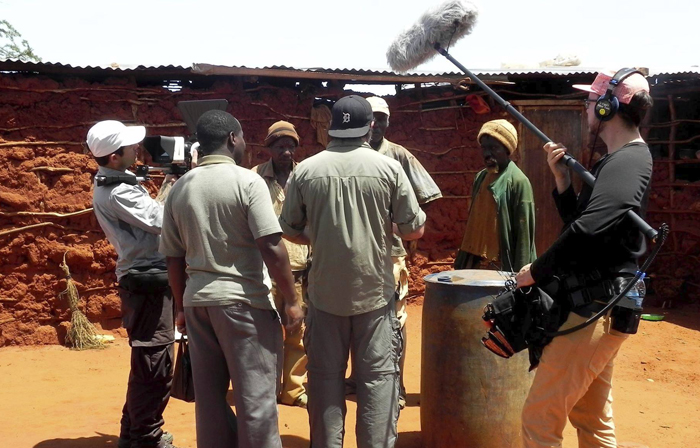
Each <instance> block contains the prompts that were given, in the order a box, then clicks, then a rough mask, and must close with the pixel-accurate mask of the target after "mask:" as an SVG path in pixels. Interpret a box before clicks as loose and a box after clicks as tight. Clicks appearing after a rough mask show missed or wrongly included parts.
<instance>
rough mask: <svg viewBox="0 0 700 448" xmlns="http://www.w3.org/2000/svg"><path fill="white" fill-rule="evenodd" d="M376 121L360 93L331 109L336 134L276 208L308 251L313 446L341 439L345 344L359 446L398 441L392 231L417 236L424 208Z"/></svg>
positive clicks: (296, 175) (337, 444) (292, 181)
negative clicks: (373, 142) (374, 131)
mask: <svg viewBox="0 0 700 448" xmlns="http://www.w3.org/2000/svg"><path fill="white" fill-rule="evenodd" d="M372 121H373V117H372V108H371V107H370V105H369V103H368V102H367V100H365V99H364V98H362V97H359V96H355V95H351V96H348V97H345V98H342V99H340V100H339V101H338V102H337V103H336V104H335V105H334V106H333V111H332V121H331V128H330V130H329V132H328V134H329V135H330V136H331V137H333V138H334V139H333V141H332V142H331V143H330V144H329V145H328V147H327V148H326V150H325V151H323V152H321V153H319V154H317V155H315V156H313V157H310V158H308V159H306V160H304V161H303V162H301V163H300V164H299V165H297V169H296V171H295V172H294V175H293V176H292V178H291V179H290V181H289V185H288V187H287V196H286V199H285V202H284V206H283V207H282V214H281V215H280V224H281V226H282V230H283V231H284V233H285V237H286V238H288V239H290V240H292V241H293V242H297V243H301V244H311V245H312V247H313V251H314V257H313V263H312V265H311V272H310V274H309V293H308V297H309V302H310V303H309V307H308V314H307V317H306V332H305V334H304V347H306V352H307V356H308V364H307V370H308V377H309V383H308V385H309V388H308V395H309V403H308V410H309V421H310V425H311V443H312V445H313V446H316V445H318V446H322V447H341V446H342V442H343V434H344V420H345V394H344V389H345V384H344V379H345V370H346V368H347V362H348V354H349V351H350V350H352V353H353V362H354V363H355V365H354V371H355V374H356V378H357V405H358V408H357V409H358V411H357V412H358V417H357V428H356V433H357V440H358V445H359V446H365V447H377V448H379V447H383V448H384V447H386V448H391V447H393V446H394V443H395V441H396V435H397V431H396V422H397V419H398V412H399V404H398V394H399V383H398V371H399V370H398V369H399V366H398V363H399V354H400V351H401V333H400V324H399V321H398V319H397V318H396V311H395V305H394V300H395V295H394V291H395V283H394V274H393V262H392V259H391V246H392V235H393V234H394V232H396V233H398V234H399V235H400V236H401V237H402V238H403V239H406V240H411V239H417V238H420V237H421V236H422V235H423V228H424V224H425V213H423V212H422V211H421V209H420V207H419V206H418V201H417V200H416V195H415V194H414V192H413V189H412V188H411V184H410V182H409V181H408V178H407V177H406V174H405V173H404V171H403V169H402V168H401V165H400V164H399V163H398V162H396V161H395V160H392V159H390V158H388V157H385V156H383V155H381V154H378V153H377V152H376V151H375V150H373V149H372V148H371V147H370V146H369V145H368V144H367V138H368V135H369V130H370V125H371V123H372Z"/></svg>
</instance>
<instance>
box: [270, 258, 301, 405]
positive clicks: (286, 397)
mask: <svg viewBox="0 0 700 448" xmlns="http://www.w3.org/2000/svg"><path fill="white" fill-rule="evenodd" d="M293 274H294V289H295V290H296V295H297V305H299V306H301V307H302V308H304V309H306V303H305V302H306V301H305V300H304V297H305V296H306V275H307V271H293ZM272 296H273V297H274V299H275V306H276V307H277V311H278V312H279V314H280V316H281V318H282V324H285V325H286V323H287V315H286V314H285V312H284V296H282V293H281V292H280V291H279V290H278V289H277V286H276V285H273V287H272ZM303 335H304V325H303V324H302V325H301V327H299V329H297V330H296V331H294V332H291V333H286V334H285V337H284V362H283V364H282V388H281V390H280V395H279V401H280V403H282V404H287V405H293V404H294V402H295V401H296V399H297V398H299V397H301V396H302V395H304V394H305V393H306V389H305V388H304V381H306V351H305V350H304V342H303V340H302V339H303Z"/></svg>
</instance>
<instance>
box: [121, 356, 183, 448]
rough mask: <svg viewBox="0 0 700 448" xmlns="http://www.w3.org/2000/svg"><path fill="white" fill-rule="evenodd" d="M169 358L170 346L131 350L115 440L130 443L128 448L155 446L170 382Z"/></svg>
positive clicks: (159, 434)
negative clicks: (129, 366)
mask: <svg viewBox="0 0 700 448" xmlns="http://www.w3.org/2000/svg"><path fill="white" fill-rule="evenodd" d="M173 359H174V356H173V344H167V345H161V346H156V347H132V348H131V371H130V372H129V383H128V387H127V389H126V403H124V408H123V409H122V420H121V431H120V434H119V437H120V438H122V439H125V440H130V441H131V446H132V448H136V447H138V448H141V447H157V446H158V442H159V441H160V437H161V436H162V435H163V430H162V429H161V427H162V426H163V423H164V422H165V421H164V420H163V411H165V406H166V405H167V404H168V400H169V399H170V386H171V385H172V382H173V374H172V372H173Z"/></svg>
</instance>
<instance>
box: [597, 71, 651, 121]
mask: <svg viewBox="0 0 700 448" xmlns="http://www.w3.org/2000/svg"><path fill="white" fill-rule="evenodd" d="M635 73H639V74H640V75H642V76H644V73H642V72H640V71H639V70H636V69H634V68H623V69H620V70H619V71H618V72H617V73H615V76H613V78H612V79H611V80H610V84H608V89H607V90H606V91H605V94H604V95H603V96H601V97H600V98H598V100H597V101H596V103H595V108H594V109H593V110H594V111H595V116H596V117H597V118H598V119H599V120H600V121H608V120H610V119H612V117H614V116H615V114H616V113H617V111H618V110H619V109H620V101H619V100H618V99H617V98H616V97H615V95H613V90H614V89H615V87H617V86H618V85H620V83H621V82H622V81H624V80H625V78H627V77H628V76H631V75H634V74H635Z"/></svg>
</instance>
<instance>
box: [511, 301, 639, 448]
mask: <svg viewBox="0 0 700 448" xmlns="http://www.w3.org/2000/svg"><path fill="white" fill-rule="evenodd" d="M585 320H586V319H585V318H583V317H581V316H579V315H577V314H575V313H570V314H569V318H568V319H567V321H566V322H565V323H564V325H562V327H561V329H566V328H571V327H573V326H575V325H578V324H580V323H582V322H584V321H585ZM609 326H610V319H609V318H608V317H603V318H601V319H599V320H598V321H597V322H596V323H595V324H591V325H589V326H588V327H586V328H584V329H582V330H579V331H576V332H574V333H572V334H569V335H565V336H558V337H556V338H554V339H553V340H552V342H551V343H550V344H549V345H548V346H547V347H545V349H544V353H543V354H542V359H541V360H540V365H539V367H537V372H536V374H535V379H534V381H533V383H532V387H531V388H530V393H529V394H528V397H527V400H526V401H525V407H524V408H523V414H522V420H523V447H524V448H540V447H550V448H557V447H561V446H562V440H563V437H562V433H563V431H564V427H565V426H566V419H567V417H568V418H569V420H570V421H571V424H572V425H573V426H574V428H576V430H577V433H578V440H579V448H617V442H616V439H615V424H614V422H613V413H612V374H613V361H614V359H615V356H617V353H618V350H619V349H620V346H621V345H622V343H623V342H624V341H625V340H626V339H627V336H628V335H626V334H622V333H619V332H617V331H615V330H612V329H610V328H609Z"/></svg>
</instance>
